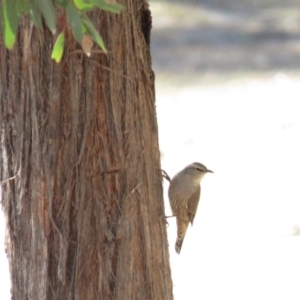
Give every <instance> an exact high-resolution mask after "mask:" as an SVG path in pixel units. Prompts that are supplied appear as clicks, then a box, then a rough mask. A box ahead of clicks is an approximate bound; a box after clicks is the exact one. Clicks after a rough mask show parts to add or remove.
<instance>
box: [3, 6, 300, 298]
mask: <svg viewBox="0 0 300 300" xmlns="http://www.w3.org/2000/svg"><path fill="white" fill-rule="evenodd" d="M161 3H163V2H161ZM151 5H152V7H151V8H152V9H153V21H154V25H153V27H154V30H153V33H152V41H154V49H153V50H154V55H153V61H154V71H155V73H156V78H157V80H156V94H157V114H158V123H159V134H160V149H161V154H162V168H163V169H165V170H166V171H167V172H168V173H169V175H170V176H173V175H174V174H175V173H177V172H178V171H180V170H181V169H182V168H183V167H185V166H186V165H187V164H190V163H192V162H194V161H198V162H201V163H203V164H205V165H206V166H207V167H208V168H209V169H211V170H213V171H214V172H215V173H214V174H208V175H207V176H206V177H205V178H204V179H203V181H202V193H201V200H200V204H199V207H198V212H197V215H196V217H195V220H194V226H193V227H192V228H191V227H189V228H188V232H187V235H186V237H185V240H184V243H183V246H182V250H181V254H180V255H177V254H176V253H175V250H174V244H175V239H176V224H175V220H174V219H173V218H171V219H168V221H169V227H168V237H169V244H170V255H171V257H170V259H171V260H170V262H171V268H172V277H173V284H174V296H175V300H198V299H201V300H221V299H222V300H223V299H230V300H241V299H242V300H248V299H249V300H253V299H256V300H265V299H272V300H282V299H284V300H299V299H300V287H299V282H300V236H297V235H294V226H296V225H298V226H300V189H299V186H300V172H299V170H300V99H299V98H300V80H299V74H298V75H297V76H294V75H295V74H290V73H288V72H285V71H284V70H281V71H274V72H268V73H267V74H265V75H261V74H260V76H259V78H258V77H256V76H255V75H253V74H251V75H249V74H248V75H247V74H244V75H242V76H238V77H237V78H234V76H233V77H232V76H231V77H230V79H228V80H225V81H224V80H223V81H222V83H215V84H212V82H207V81H206V80H205V78H204V79H203V77H201V78H200V77H199V78H200V79H199V80H196V83H195V81H193V83H191V84H188V83H186V82H189V78H187V77H188V72H187V73H186V72H183V74H178V72H177V74H168V75H165V74H161V73H160V71H159V70H158V71H157V70H156V68H155V65H156V66H157V65H158V63H159V62H157V57H156V54H155V36H156V32H158V29H159V28H162V27H163V26H172V17H170V15H169V14H168V13H169V11H168V9H164V7H163V6H161V5H162V4H160V3H159V2H154V3H152V4H151ZM195 13H196V12H195ZM214 13H215V12H214ZM218 16H219V17H220V19H222V15H218ZM193 18H195V16H193ZM213 18H214V19H215V18H216V15H214V16H213ZM191 22H192V18H191ZM192 25H193V24H190V23H189V26H192ZM177 42H178V45H177V47H179V48H180V47H181V44H180V37H178V41H177ZM298 50H299V51H300V44H299V45H298ZM192 54H193V56H191V57H192V59H191V63H192V64H193V63H194V62H195V61H194V60H196V59H197V57H196V56H195V52H193V53H192ZM200 54H201V52H199V56H200ZM167 56H172V53H169V54H167ZM187 56H188V54H187ZM261 57H262V56H259V57H258V60H259V61H260V59H261ZM188 58H190V57H189V56H188ZM262 61H264V59H262ZM174 63H175V64H176V62H174ZM175 69H176V68H175ZM173 75H174V76H177V79H176V80H178V76H179V78H180V75H182V81H184V82H185V84H182V85H181V86H177V85H176V84H173V85H172V83H171V84H170V83H169V82H168V80H169V79H170V80H171V81H172V78H173V77H172V76H173ZM193 76H194V77H195V76H196V77H197V75H195V74H193ZM210 77H213V75H211V76H210ZM225 77H226V75H225ZM196 79H197V78H196ZM207 83H208V84H207ZM164 189H165V203H166V215H169V214H170V208H169V204H168V199H167V194H166V192H167V189H168V183H167V182H165V183H164ZM4 230H5V229H4V221H3V218H2V212H1V214H0V267H1V268H0V269H1V271H0V290H1V296H0V299H1V300H2V299H3V300H6V299H7V300H8V299H10V297H9V273H8V264H7V260H6V256H5V253H4V244H3V241H4Z"/></svg>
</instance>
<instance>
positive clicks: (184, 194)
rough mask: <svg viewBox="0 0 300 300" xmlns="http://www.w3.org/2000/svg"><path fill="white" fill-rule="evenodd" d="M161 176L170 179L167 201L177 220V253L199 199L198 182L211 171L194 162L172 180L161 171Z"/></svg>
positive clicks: (192, 218) (193, 216)
mask: <svg viewBox="0 0 300 300" xmlns="http://www.w3.org/2000/svg"><path fill="white" fill-rule="evenodd" d="M162 172H163V177H165V178H166V179H167V180H169V181H170V186H169V192H168V194H169V201H170V206H171V209H172V213H173V216H175V217H176V222H177V240H176V244H175V250H176V252H177V253H178V254H179V253H180V250H181V247H182V243H183V240H184V236H185V233H186V230H187V227H188V225H189V223H191V224H192V225H193V221H194V218H195V215H196V212H197V207H198V203H199V200H200V192H201V187H200V182H201V180H202V178H203V177H204V175H205V174H206V173H213V171H211V170H208V169H207V168H206V167H205V166H204V165H202V164H200V163H198V162H194V163H192V164H190V165H188V166H186V167H185V168H184V169H183V170H182V171H180V172H179V173H177V174H176V175H175V176H174V177H173V178H172V180H170V177H169V176H168V174H167V173H166V172H165V171H163V170H162Z"/></svg>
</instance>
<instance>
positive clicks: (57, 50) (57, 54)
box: [51, 31, 65, 63]
mask: <svg viewBox="0 0 300 300" xmlns="http://www.w3.org/2000/svg"><path fill="white" fill-rule="evenodd" d="M64 45H65V34H64V32H63V31H62V32H61V33H60V35H59V36H58V38H57V40H56V42H55V44H54V47H53V50H52V53H51V58H52V59H54V60H55V61H56V62H57V63H59V62H60V61H61V58H62V55H63V53H64Z"/></svg>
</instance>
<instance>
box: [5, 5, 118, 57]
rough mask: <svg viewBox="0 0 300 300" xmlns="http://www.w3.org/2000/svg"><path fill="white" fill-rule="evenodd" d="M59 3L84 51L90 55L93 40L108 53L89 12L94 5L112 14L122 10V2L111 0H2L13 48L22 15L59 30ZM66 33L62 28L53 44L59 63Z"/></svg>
mask: <svg viewBox="0 0 300 300" xmlns="http://www.w3.org/2000/svg"><path fill="white" fill-rule="evenodd" d="M56 5H57V6H60V7H61V8H63V9H64V10H65V12H66V15H67V19H68V23H69V26H70V27H71V30H72V33H73V35H74V38H75V40H76V41H77V42H78V43H79V44H80V45H81V46H82V49H83V51H84V52H85V53H86V54H87V55H90V51H91V47H92V45H93V41H94V42H95V43H96V44H98V45H99V47H100V48H101V49H102V50H103V51H104V52H107V50H106V48H105V44H104V42H103V40H102V38H101V36H100V34H99V33H98V31H97V30H96V28H95V26H94V24H93V23H92V22H91V20H90V19H89V18H88V16H87V15H86V13H87V12H89V11H92V10H93V9H94V8H100V9H102V10H106V11H108V12H111V13H120V12H121V10H122V8H123V7H122V5H120V4H118V3H116V2H114V1H112V0H2V7H1V19H2V20H3V21H2V24H3V26H4V31H3V32H4V43H5V46H6V47H7V48H8V49H12V47H13V46H14V44H15V41H16V35H17V29H18V24H19V20H20V16H21V14H22V13H23V14H25V15H29V17H30V19H31V21H32V22H33V24H34V25H35V26H37V27H42V17H43V18H44V19H45V23H46V25H47V27H48V28H49V29H50V31H51V32H52V34H55V33H56V10H55V6H56ZM64 41H65V37H64V32H63V31H62V32H61V33H60V34H59V36H58V38H57V39H56V42H55V44H54V47H53V50H52V55H51V57H52V58H53V59H54V60H55V61H56V62H59V61H60V60H61V57H62V55H63V50H64Z"/></svg>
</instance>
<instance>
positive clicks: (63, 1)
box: [54, 0, 69, 8]
mask: <svg viewBox="0 0 300 300" xmlns="http://www.w3.org/2000/svg"><path fill="white" fill-rule="evenodd" d="M54 2H55V3H57V4H58V5H60V6H61V7H63V8H66V7H67V5H68V3H69V1H68V0H54Z"/></svg>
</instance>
